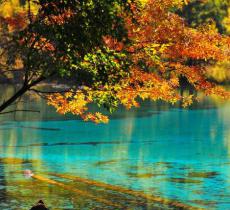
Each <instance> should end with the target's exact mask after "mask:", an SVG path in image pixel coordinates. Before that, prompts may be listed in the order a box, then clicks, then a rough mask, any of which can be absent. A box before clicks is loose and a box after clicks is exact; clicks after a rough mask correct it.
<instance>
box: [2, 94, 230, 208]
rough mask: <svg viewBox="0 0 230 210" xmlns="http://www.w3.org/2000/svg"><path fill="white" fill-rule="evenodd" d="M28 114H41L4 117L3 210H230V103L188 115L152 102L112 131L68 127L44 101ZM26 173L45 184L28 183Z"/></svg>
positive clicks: (205, 105)
mask: <svg viewBox="0 0 230 210" xmlns="http://www.w3.org/2000/svg"><path fill="white" fill-rule="evenodd" d="M27 97H29V98H30V96H27ZM19 106H23V103H22V104H21V105H19ZM25 106H26V108H27V109H39V110H41V112H40V113H36V114H35V113H26V114H25V115H24V116H23V115H22V113H16V114H9V115H4V116H1V118H2V123H1V124H0V129H1V130H0V167H1V171H0V191H1V196H0V199H1V201H2V202H0V203H1V204H0V207H1V209H7V208H10V209H20V208H21V209H26V208H29V207H30V206H32V205H33V203H34V202H35V201H37V200H39V199H43V200H45V201H46V202H47V204H48V206H53V208H54V209H93V208H98V209H104V208H105V209H106V208H107V209H116V208H115V207H114V206H113V205H112V206H110V205H109V204H108V203H107V204H106V203H105V202H104V200H107V201H109V202H111V203H112V204H113V203H116V204H119V205H121V206H122V208H123V209H125V208H129V209H135V208H136V207H137V206H139V209H153V207H154V208H159V209H167V208H171V207H173V208H179V207H181V208H185V209H189V207H188V206H186V205H189V206H190V205H191V206H194V207H203V208H206V209H229V208H230V203H229V200H230V199H229V197H230V183H229V180H230V179H229V178H230V177H229V174H230V173H229V166H230V156H229V154H230V146H229V145H230V144H229V142H230V141H229V136H230V123H229V121H230V120H229V119H230V109H229V102H225V103H223V102H221V103H220V102H219V101H217V100H216V99H213V100H207V99H204V100H203V101H202V102H201V103H200V104H199V106H198V104H195V105H194V106H193V107H192V109H186V110H182V109H180V108H177V107H170V106H169V105H166V104H160V103H155V104H152V103H150V102H146V103H144V104H143V106H142V108H141V109H140V110H136V109H134V110H131V111H130V112H127V111H124V110H120V111H119V112H117V113H116V114H115V115H114V116H113V117H112V120H111V121H110V123H109V124H108V125H94V124H91V123H83V122H81V121H78V120H74V117H73V116H67V117H66V119H65V118H64V117H63V116H58V115H57V114H55V111H54V110H53V109H52V108H51V107H47V106H46V105H45V104H44V101H42V100H36V101H33V100H32V101H30V102H29V103H27V104H26V105H25ZM21 108H24V107H21ZM146 113H147V114H146ZM29 119H32V120H29ZM42 119H44V120H42ZM26 169H30V170H32V171H33V173H34V174H35V175H37V176H38V177H37V178H39V177H40V179H25V177H24V176H23V171H24V170H26ZM50 180H51V181H50ZM92 180H94V181H92ZM52 181H53V182H52ZM60 183H61V184H60ZM108 185H109V189H108ZM114 186H116V187H115V188H114ZM105 188H106V189H105ZM130 189H131V190H132V191H129V190H130ZM77 190H80V194H81V193H82V191H83V192H86V193H87V195H84V193H83V194H81V195H79V191H77ZM124 191H126V192H124ZM140 192H141V193H140ZM89 195H92V196H93V197H92V196H89ZM141 195H142V196H141ZM143 195H148V196H147V197H143ZM95 197H96V198H95ZM138 198H139V200H138ZM163 198H164V199H163ZM167 199H169V200H167ZM182 203H183V204H184V205H185V206H184V207H183V204H182ZM19 205H22V206H21V207H18V206H19ZM118 209H119V208H118Z"/></svg>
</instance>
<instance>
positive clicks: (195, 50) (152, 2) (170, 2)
mask: <svg viewBox="0 0 230 210" xmlns="http://www.w3.org/2000/svg"><path fill="white" fill-rule="evenodd" d="M186 2H187V1H186ZM186 2H185V1H183V0H139V1H132V2H131V1H128V2H125V1H105V2H104V1H57V2H56V1H53V2H52V3H51V2H50V1H39V2H37V3H38V5H39V11H38V14H37V15H36V16H35V15H33V14H32V13H30V12H29V13H28V12H27V19H26V21H27V23H26V24H25V23H24V22H23V21H21V22H19V20H20V18H18V17H17V21H16V20H14V19H12V18H10V19H8V20H6V19H4V23H5V25H4V24H2V28H8V30H9V31H11V32H9V33H8V34H7V36H6V37H7V38H6V40H9V38H8V37H9V36H10V40H12V41H13V45H12V49H15V48H17V49H19V50H17V51H13V52H12V51H10V50H9V49H11V48H9V47H7V48H6V49H4V50H2V51H3V52H6V55H7V56H6V58H7V62H6V63H7V67H8V68H9V65H11V67H10V68H12V66H14V63H15V59H12V57H13V58H17V57H18V56H19V58H20V60H22V61H23V65H22V66H23V67H22V69H23V73H24V76H23V79H24V84H23V86H22V88H21V89H20V90H19V92H18V93H19V94H18V93H16V96H13V97H12V98H13V99H12V98H11V99H9V100H8V101H7V102H5V103H4V104H3V105H2V106H0V111H2V110H4V109H5V108H6V107H7V106H8V105H9V104H10V103H11V102H12V101H14V100H16V99H17V96H18V95H21V94H23V93H24V92H26V91H29V90H32V91H35V92H37V93H40V94H43V95H45V97H46V99H47V100H48V103H49V104H50V105H53V106H54V107H55V108H56V109H57V111H58V112H59V113H62V114H66V113H69V112H70V113H73V114H75V115H79V116H81V117H82V118H83V119H84V120H85V121H88V120H91V121H94V122H96V123H99V122H107V121H108V118H107V116H104V115H102V114H101V113H99V112H97V113H91V112H90V111H89V108H88V106H89V104H97V105H98V106H99V107H101V106H103V107H106V108H107V109H109V110H110V111H111V112H112V111H114V110H115V109H117V108H118V107H119V105H123V106H125V107H126V108H128V109H129V108H131V107H133V106H135V107H138V106H139V103H138V100H139V99H142V100H145V99H149V100H153V101H156V100H163V101H166V102H170V103H176V102H177V101H182V103H183V105H184V106H187V105H189V104H191V103H192V101H193V100H196V98H195V96H194V95H189V96H186V97H183V96H181V95H180V94H178V91H177V90H178V88H179V87H180V86H181V78H183V80H186V81H187V83H188V84H190V85H191V86H192V87H193V88H194V90H196V91H203V92H204V93H205V94H206V95H210V94H217V95H219V96H221V97H224V98H227V97H229V94H228V92H226V91H225V90H224V89H223V88H221V87H218V86H216V85H215V84H213V83H211V82H209V81H208V80H207V78H206V65H207V64H209V63H214V62H217V61H222V60H225V59H228V58H229V43H230V42H229V38H228V37H224V36H221V35H220V34H218V33H217V32H216V31H215V30H214V29H213V28H212V27H211V26H208V25H206V26H205V27H203V28H202V27H200V28H199V29H195V28H190V27H189V26H187V24H186V22H185V21H184V20H183V19H182V18H181V17H180V16H179V15H177V14H176V11H177V9H178V8H179V9H182V8H183V6H184V4H185V3H186ZM28 6H29V5H28ZM28 11H29V10H28ZM98 11H100V12H99V13H98ZM22 16H23V17H25V14H24V15H22ZM22 20H25V19H23V18H22ZM19 24H21V26H20V27H19ZM20 29H21V30H20ZM1 40H3V39H1ZM6 40H5V41H3V42H4V43H6V42H7V41H6ZM12 55H14V56H12ZM9 58H11V59H9ZM52 76H56V77H58V78H61V77H66V78H70V79H71V81H72V83H71V84H70V85H69V89H68V90H65V91H64V92H60V93H52V94H49V93H45V92H41V91H39V90H38V89H35V88H34V86H35V85H37V84H38V83H39V82H41V81H43V80H45V79H47V78H50V77H52ZM15 97H16V98H15Z"/></svg>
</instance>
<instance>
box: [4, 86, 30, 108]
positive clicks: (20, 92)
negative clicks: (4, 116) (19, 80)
mask: <svg viewBox="0 0 230 210" xmlns="http://www.w3.org/2000/svg"><path fill="white" fill-rule="evenodd" d="M28 90H29V87H28V86H25V85H24V86H22V88H21V89H20V90H18V92H16V93H15V94H14V95H13V96H11V97H10V98H9V99H8V100H7V101H5V102H3V104H1V105H0V112H2V111H3V110H4V109H6V108H7V107H8V106H10V105H11V104H12V103H13V102H15V101H16V100H17V99H18V98H19V97H20V96H22V95H23V94H24V93H25V92H26V91H28Z"/></svg>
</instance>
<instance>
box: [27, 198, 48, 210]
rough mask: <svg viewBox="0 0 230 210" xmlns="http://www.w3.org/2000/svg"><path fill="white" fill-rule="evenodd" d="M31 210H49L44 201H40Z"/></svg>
mask: <svg viewBox="0 0 230 210" xmlns="http://www.w3.org/2000/svg"><path fill="white" fill-rule="evenodd" d="M30 210H48V208H47V207H46V206H45V204H44V202H43V201H42V200H40V201H38V202H37V204H35V205H34V206H33V207H32V208H31V209H30Z"/></svg>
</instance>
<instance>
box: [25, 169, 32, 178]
mask: <svg viewBox="0 0 230 210" xmlns="http://www.w3.org/2000/svg"><path fill="white" fill-rule="evenodd" d="M33 175H34V174H33V172H32V171H31V170H29V169H26V170H24V176H25V177H26V178H31V177H32V176H33Z"/></svg>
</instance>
